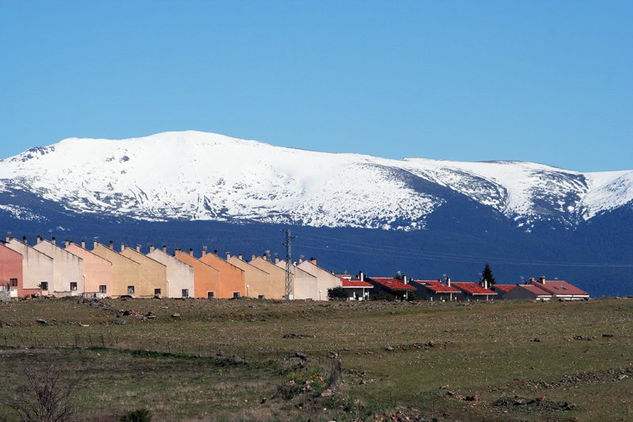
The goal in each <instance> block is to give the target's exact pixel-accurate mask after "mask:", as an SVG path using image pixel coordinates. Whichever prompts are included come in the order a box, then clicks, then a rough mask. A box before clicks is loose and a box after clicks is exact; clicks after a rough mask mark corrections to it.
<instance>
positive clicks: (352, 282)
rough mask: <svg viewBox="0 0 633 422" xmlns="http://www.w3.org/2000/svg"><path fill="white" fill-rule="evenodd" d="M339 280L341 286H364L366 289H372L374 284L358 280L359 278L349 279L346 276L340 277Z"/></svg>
mask: <svg viewBox="0 0 633 422" xmlns="http://www.w3.org/2000/svg"><path fill="white" fill-rule="evenodd" d="M340 279H341V282H342V283H343V287H365V288H367V289H373V288H374V286H372V285H371V284H369V283H366V282H364V281H360V280H350V279H348V278H343V277H340Z"/></svg>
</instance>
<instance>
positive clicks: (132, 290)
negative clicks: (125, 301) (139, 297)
mask: <svg viewBox="0 0 633 422" xmlns="http://www.w3.org/2000/svg"><path fill="white" fill-rule="evenodd" d="M127 294H129V295H133V294H134V286H127Z"/></svg>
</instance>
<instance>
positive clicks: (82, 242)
mask: <svg viewBox="0 0 633 422" xmlns="http://www.w3.org/2000/svg"><path fill="white" fill-rule="evenodd" d="M95 243H96V242H95ZM81 247H82V248H84V249H86V241H85V240H82V241H81Z"/></svg>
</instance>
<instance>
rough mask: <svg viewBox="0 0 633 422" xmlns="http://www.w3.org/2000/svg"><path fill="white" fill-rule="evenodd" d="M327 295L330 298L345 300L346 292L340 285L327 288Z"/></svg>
mask: <svg viewBox="0 0 633 422" xmlns="http://www.w3.org/2000/svg"><path fill="white" fill-rule="evenodd" d="M327 297H328V298H329V299H331V300H346V299H347V292H346V291H345V289H344V288H342V287H334V288H332V289H328V291H327Z"/></svg>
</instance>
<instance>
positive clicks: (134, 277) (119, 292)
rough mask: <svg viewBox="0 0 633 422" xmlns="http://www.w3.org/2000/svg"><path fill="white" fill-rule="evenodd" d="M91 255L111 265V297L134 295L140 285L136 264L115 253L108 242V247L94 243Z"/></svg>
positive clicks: (137, 265)
mask: <svg viewBox="0 0 633 422" xmlns="http://www.w3.org/2000/svg"><path fill="white" fill-rule="evenodd" d="M92 253H94V254H95V255H97V256H100V257H101V258H103V259H106V260H108V261H110V262H111V263H112V293H111V296H123V295H131V296H135V295H136V288H137V286H139V283H140V267H141V265H140V264H139V263H138V262H136V261H133V260H131V259H130V258H128V257H126V256H123V255H121V254H120V253H118V252H117V251H115V250H114V244H113V243H112V242H110V247H107V246H104V245H102V244H100V243H99V242H95V244H94V249H93V250H92Z"/></svg>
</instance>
